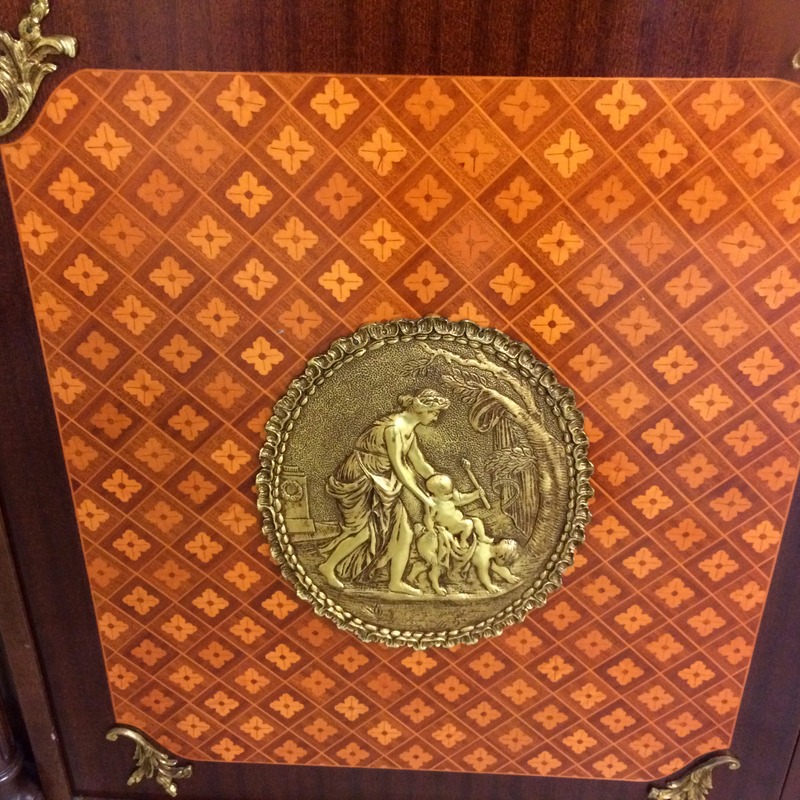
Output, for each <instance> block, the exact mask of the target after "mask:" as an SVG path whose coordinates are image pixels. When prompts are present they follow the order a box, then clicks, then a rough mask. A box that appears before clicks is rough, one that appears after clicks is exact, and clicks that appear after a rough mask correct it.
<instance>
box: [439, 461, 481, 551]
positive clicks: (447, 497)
mask: <svg viewBox="0 0 800 800" xmlns="http://www.w3.org/2000/svg"><path fill="white" fill-rule="evenodd" d="M425 488H426V489H427V490H428V493H429V494H430V496H431V498H432V499H433V505H432V506H428V507H427V508H426V509H425V517H424V523H425V527H426V528H427V529H428V530H435V527H436V526H437V525H441V527H442V528H444V529H445V530H447V531H450V533H451V534H453V536H457V537H458V543H459V545H460V546H461V547H467V546H468V545H469V543H470V539H471V538H472V534H473V533H474V534H475V537H476V540H477V541H478V542H483V543H485V544H491V543H492V540H491V539H490V538H489V537H488V536H487V535H486V530H485V529H484V526H483V520H482V519H479V518H478V517H465V516H464V515H463V514H462V513H461V511H459V506H465V505H468V504H469V503H474V502H475V501H476V500H478V499H480V497H481V492H480V490H479V489H476V490H475V491H474V492H459V491H458V489H455V488H453V480H452V478H451V477H450V476H449V475H443V474H441V473H436V474H435V475H431V476H430V478H428V479H427V480H426V481H425Z"/></svg>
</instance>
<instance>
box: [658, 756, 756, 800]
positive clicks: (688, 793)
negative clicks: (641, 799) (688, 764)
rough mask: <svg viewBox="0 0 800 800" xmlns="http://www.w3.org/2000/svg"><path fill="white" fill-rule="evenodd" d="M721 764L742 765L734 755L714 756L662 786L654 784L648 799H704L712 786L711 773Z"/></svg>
mask: <svg viewBox="0 0 800 800" xmlns="http://www.w3.org/2000/svg"><path fill="white" fill-rule="evenodd" d="M722 766H727V767H728V769H739V767H741V766H742V765H741V762H740V761H739V759H738V758H736V757H734V756H730V755H722V756H714V757H713V758H710V759H708V761H703V762H702V763H700V764H698V765H697V766H696V767H693V768H692V769H690V770H689V771H688V772H687V773H686V774H685V775H682V776H681V777H680V778H678V779H676V780H672V781H669V782H668V783H667V785H666V786H664V787H663V788H659V787H657V786H654V787H653V788H652V789H650V793H649V794H648V795H647V797H648V798H650V800H705V798H706V797H708V793H709V792H710V791H711V789H712V788H713V785H712V783H711V773H712V772H713V771H714V770H715V769H716V768H717V767H722Z"/></svg>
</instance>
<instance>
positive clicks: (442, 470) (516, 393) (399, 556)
mask: <svg viewBox="0 0 800 800" xmlns="http://www.w3.org/2000/svg"><path fill="white" fill-rule="evenodd" d="M587 449H588V440H587V438H586V435H585V433H584V431H583V417H582V415H581V413H580V412H579V411H578V410H577V409H576V407H575V398H574V396H573V394H572V392H571V391H570V390H569V389H566V388H564V387H563V386H560V385H559V384H558V382H557V381H556V378H555V376H554V375H553V372H552V371H551V370H550V369H549V367H547V366H546V365H544V364H542V363H541V362H539V361H537V359H536V358H535V357H534V356H533V354H532V353H531V351H530V349H529V348H528V347H527V346H526V345H524V344H521V343H520V342H516V341H513V340H512V339H509V338H508V337H507V336H505V335H504V334H502V333H500V332H499V331H496V330H493V329H490V328H482V327H479V326H478V325H475V324H474V323H472V322H449V321H447V320H446V319H442V318H438V317H427V318H425V319H420V320H416V321H412V320H400V321H396V322H387V323H376V324H372V325H366V326H365V327H363V328H360V329H359V330H358V331H356V332H355V333H354V334H353V335H352V336H349V337H347V338H343V339H339V340H337V341H335V342H334V343H333V344H332V345H331V346H330V349H329V350H328V351H327V352H326V353H324V354H323V355H320V356H317V357H315V358H312V359H311V360H310V361H309V362H308V365H307V367H306V369H305V371H304V372H303V374H302V375H301V376H300V377H299V378H297V379H296V380H294V382H293V383H292V384H291V385H290V386H289V388H288V390H287V392H286V394H285V395H284V397H282V398H281V399H280V400H279V401H278V402H277V403H276V404H275V407H274V409H273V415H272V418H271V419H270V421H269V422H268V423H267V428H266V442H265V444H264V446H263V448H262V451H261V464H262V467H263V468H262V470H261V472H260V473H259V475H258V481H257V482H258V489H259V508H260V510H261V512H262V513H263V515H264V532H265V534H266V535H267V537H268V539H269V541H270V544H271V547H272V552H273V555H274V556H275V558H276V559H277V560H278V562H279V563H280V565H281V568H282V571H283V574H284V576H285V577H286V578H287V579H288V580H290V581H291V582H292V583H293V584H294V586H295V588H296V590H297V593H298V594H299V595H300V597H302V598H304V599H305V600H307V601H309V602H310V603H311V604H312V605H313V607H314V609H315V610H316V611H317V613H319V614H321V615H323V616H325V617H328V618H330V619H332V620H334V622H335V623H336V624H337V625H338V626H339V627H341V628H344V629H346V630H349V631H351V632H353V633H355V634H356V635H357V636H359V637H360V638H361V639H363V640H365V641H370V642H382V643H384V644H388V645H410V646H412V647H416V648H425V647H430V646H450V645H455V644H459V643H472V642H476V641H478V640H479V639H481V638H482V637H485V636H493V635H496V634H498V633H500V632H501V631H502V629H503V628H504V627H506V626H507V625H509V624H511V623H513V622H517V621H519V620H521V619H522V618H523V617H524V616H525V615H526V614H527V613H528V612H529V611H530V610H531V609H533V608H537V607H539V606H542V605H543V604H544V603H545V600H546V599H547V596H548V594H549V593H550V592H552V591H553V590H554V589H556V588H557V587H558V586H560V584H561V574H562V572H563V570H564V569H565V568H566V567H567V566H568V565H570V564H571V563H572V561H573V555H574V552H575V547H576V546H577V545H578V544H579V543H580V542H581V541H582V540H583V536H584V528H585V526H586V524H587V522H588V520H589V510H588V499H589V497H590V496H591V494H592V490H591V488H590V486H589V478H590V476H591V474H592V465H591V464H590V462H589V460H588V457H587Z"/></svg>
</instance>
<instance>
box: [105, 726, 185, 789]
mask: <svg viewBox="0 0 800 800" xmlns="http://www.w3.org/2000/svg"><path fill="white" fill-rule="evenodd" d="M120 736H124V737H126V738H128V739H132V740H133V741H134V742H135V743H136V750H134V753H133V760H134V761H135V762H136V769H135V770H134V771H133V772H132V773H131V775H130V777H129V778H128V786H132V785H133V784H134V783H139V782H140V781H141V780H143V779H144V778H147V779H148V780H152V779H155V782H156V783H157V784H158V785H159V786H161V787H162V788H163V789H164V791H165V792H166V793H167V794H168V795H169V796H170V797H175V795H177V794H178V787H177V786H176V785H175V781H177V780H180V779H181V778H191V777H192V765H191V764H181V765H178V760H177V759H176V758H173V757H172V756H170V755H169V753H166V752H164V751H163V750H161V749H160V748H159V747H158V746H157V745H156V743H155V742H153V741H152V740H151V739H150V738H148V737H147V736H145V734H143V733H142V732H141V731H140V730H138V729H136V728H132V727H130V726H128V725H116V726H115V727H113V728H111V729H110V730H109V731H108V733H107V734H106V739H108V740H109V741H110V742H116V741H117V739H118V738H119V737H120Z"/></svg>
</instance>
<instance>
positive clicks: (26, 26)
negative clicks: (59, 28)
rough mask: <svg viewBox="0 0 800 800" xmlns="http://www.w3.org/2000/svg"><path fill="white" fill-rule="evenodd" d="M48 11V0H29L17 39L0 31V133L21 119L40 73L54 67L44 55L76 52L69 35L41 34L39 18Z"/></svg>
mask: <svg viewBox="0 0 800 800" xmlns="http://www.w3.org/2000/svg"><path fill="white" fill-rule="evenodd" d="M49 13H50V2H49V0H33V2H32V3H31V10H30V13H29V14H28V16H27V17H25V18H24V19H23V20H22V22H20V24H19V37H20V38H19V39H14V38H13V37H12V36H11V34H10V33H7V32H6V31H0V94H2V95H3V97H4V98H5V101H6V105H7V106H8V110H7V112H6V118H5V119H4V120H3V121H2V122H0V136H6V135H7V134H9V133H11V131H13V130H14V128H16V127H17V125H19V123H20V122H22V120H23V118H24V117H25V115H26V114H27V113H28V109H30V107H31V105H33V101H34V98H35V97H36V93H37V92H38V91H39V86H40V84H41V82H42V80H43V79H44V76H45V75H47V74H49V73H51V72H53V71H54V70H55V69H57V67H56V65H55V64H51V63H49V62H48V61H46V59H47V58H49V57H50V56H54V55H65V56H69V57H70V58H74V57H75V55H76V53H77V52H78V43H77V41H76V40H75V39H74V38H73V37H72V36H62V35H56V36H42V30H41V22H42V20H43V19H44V18H45V17H46V16H47V15H48V14H49Z"/></svg>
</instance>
